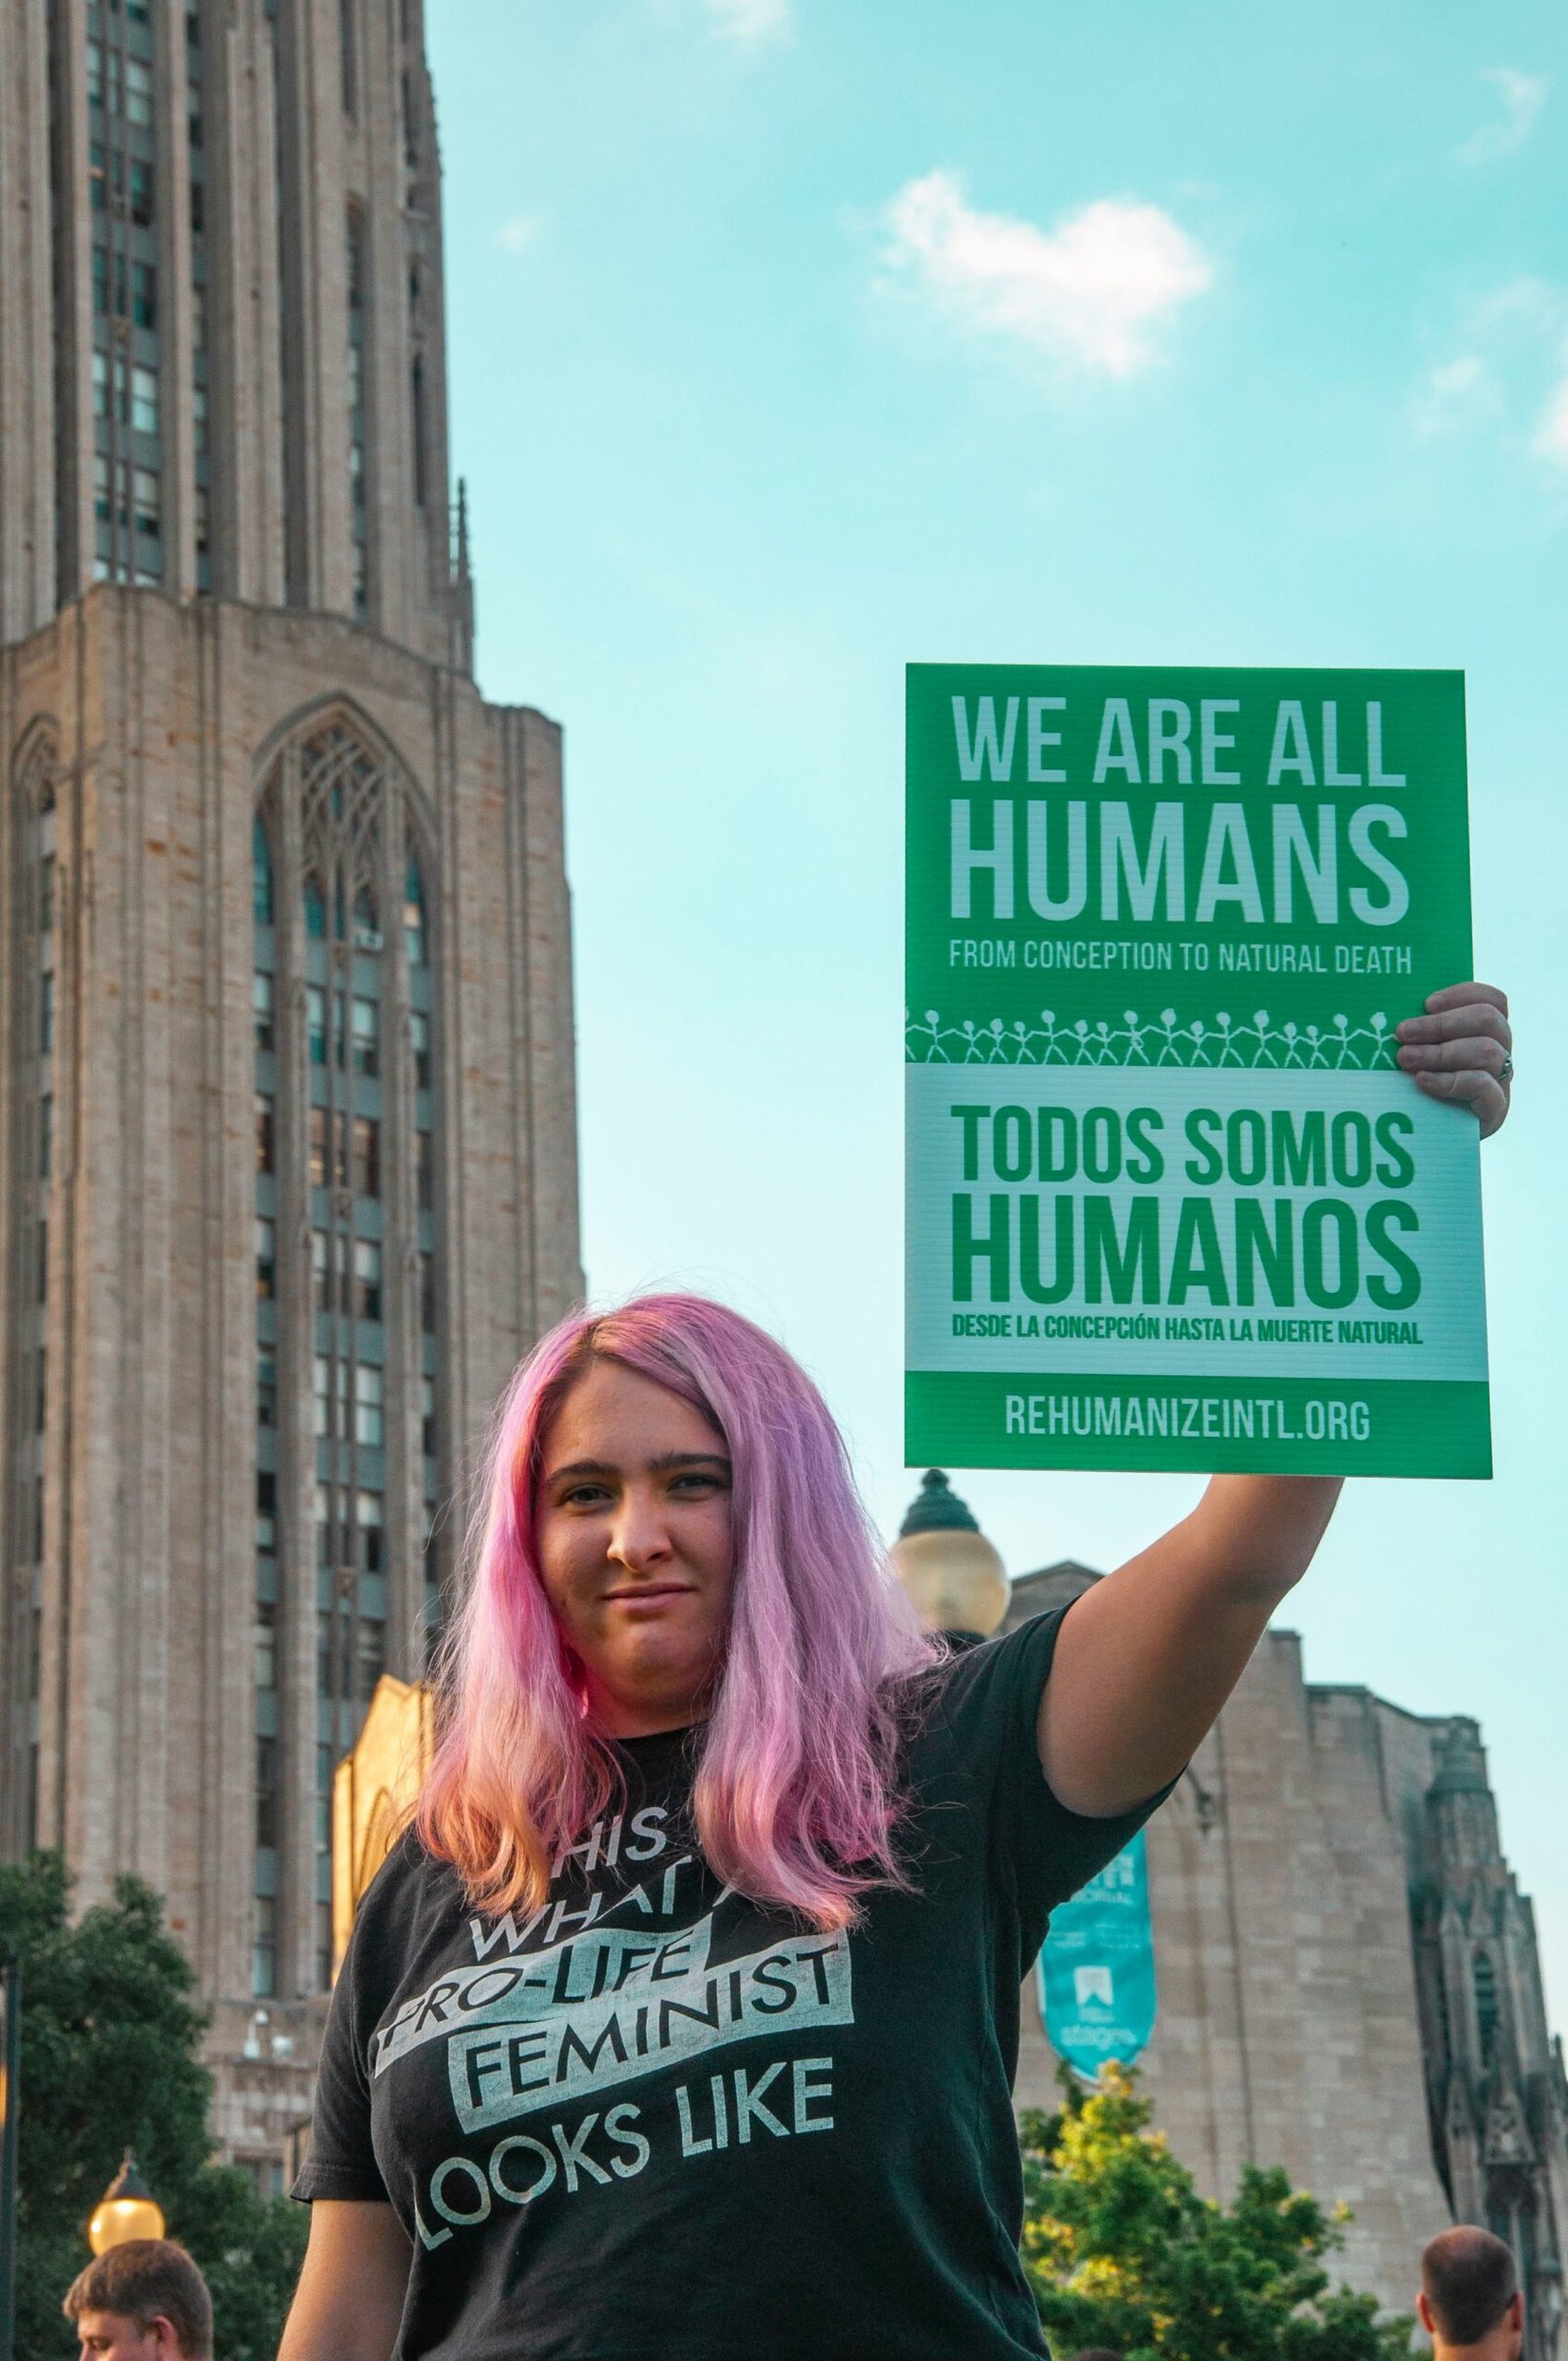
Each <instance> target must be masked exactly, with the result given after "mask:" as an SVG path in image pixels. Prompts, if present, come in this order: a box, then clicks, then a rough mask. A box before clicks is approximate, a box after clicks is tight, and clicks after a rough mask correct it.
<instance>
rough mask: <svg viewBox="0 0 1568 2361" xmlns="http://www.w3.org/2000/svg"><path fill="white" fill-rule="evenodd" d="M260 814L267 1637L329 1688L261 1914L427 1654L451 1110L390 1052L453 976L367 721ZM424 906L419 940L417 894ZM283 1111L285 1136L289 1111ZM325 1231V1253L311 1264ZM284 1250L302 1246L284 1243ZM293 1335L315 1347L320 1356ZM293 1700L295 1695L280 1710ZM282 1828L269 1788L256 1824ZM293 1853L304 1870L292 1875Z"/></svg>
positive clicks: (294, 1886) (297, 1939) (261, 1449)
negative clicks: (430, 1441)
mask: <svg viewBox="0 0 1568 2361" xmlns="http://www.w3.org/2000/svg"><path fill="white" fill-rule="evenodd" d="M260 810H261V812H262V814H263V815H264V817H265V818H266V820H267V822H268V841H269V843H270V848H271V852H272V861H273V868H272V884H273V893H274V897H275V899H276V900H277V902H278V904H279V906H280V907H281V908H282V909H284V910H299V911H302V912H303V916H304V927H303V930H299V929H290V930H287V932H286V933H285V932H283V931H281V930H280V931H279V933H278V934H277V935H275V936H274V935H273V934H272V933H270V932H269V931H264V930H263V928H262V926H261V924H260V921H259V923H258V933H257V954H256V963H257V971H258V975H259V976H262V975H263V971H264V969H265V970H267V971H268V972H267V973H266V976H265V983H266V988H267V991H268V993H269V995H270V999H269V1007H270V1008H275V1009H276V1011H277V1021H276V1025H275V1041H276V1047H275V1050H264V1049H263V1046H262V1044H263V1034H262V1032H261V1031H258V1033H257V1045H258V1056H257V1066H256V1091H257V1104H258V1125H259V1126H260V1124H261V1122H262V1119H263V1114H264V1105H263V1102H264V1099H265V1098H266V1096H267V1094H268V1093H273V1094H275V1098H276V1120H275V1124H274V1125H273V1127H272V1128H270V1130H269V1132H268V1133H267V1139H268V1141H269V1144H270V1153H269V1154H268V1155H266V1156H264V1155H263V1154H262V1152H261V1148H260V1145H259V1147H258V1155H257V1166H256V1213H257V1221H258V1238H259V1239H262V1238H263V1237H264V1236H265V1239H266V1241H267V1243H268V1245H269V1249H270V1248H271V1242H272V1240H273V1237H274V1235H275V1240H276V1254H275V1265H274V1264H273V1263H269V1270H270V1271H274V1270H275V1282H274V1284H275V1294H274V1295H271V1296H266V1297H264V1295H263V1293H262V1291H261V1286H260V1277H259V1280H258V1305H257V1357H258V1368H259V1369H260V1368H261V1367H262V1366H263V1365H264V1364H265V1366H266V1368H267V1370H268V1373H269V1377H268V1384H267V1386H266V1388H265V1389H264V1388H263V1386H262V1385H261V1383H260V1380H259V1382H258V1391H257V1446H256V1449H257V1471H258V1480H259V1481H260V1479H261V1477H262V1476H263V1475H270V1471H271V1470H272V1468H273V1467H274V1466H275V1467H276V1469H277V1485H278V1514H277V1517H276V1519H275V1522H274V1524H273V1525H272V1526H270V1528H269V1533H270V1536H271V1540H270V1551H269V1552H264V1551H263V1549H262V1547H261V1543H260V1541H259V1542H258V1557H257V1614H258V1621H259V1624H260V1623H261V1622H263V1621H265V1620H266V1618H267V1617H269V1616H270V1615H272V1614H273V1613H274V1611H275V1612H276V1614H277V1615H278V1616H279V1617H280V1618H281V1620H282V1622H283V1623H285V1624H286V1623H287V1621H288V1619H289V1616H290V1615H291V1614H292V1615H294V1616H295V1617H297V1618H299V1619H300V1620H301V1621H303V1622H306V1623H307V1624H310V1625H311V1626H312V1627H313V1628H314V1629H315V1631H316V1635H317V1642H318V1647H317V1652H316V1694H315V1696H314V1697H306V1698H298V1697H296V1699H295V1704H296V1706H299V1707H307V1706H308V1708H309V1709H310V1710H311V1711H312V1712H313V1713H314V1716H315V1720H316V1726H317V1729H318V1731H319V1741H318V1747H319V1752H318V1757H317V1759H316V1760H315V1761H314V1762H313V1763H310V1764H306V1765H301V1766H299V1767H298V1769H297V1770H287V1769H285V1770H284V1771H283V1772H282V1773H280V1774H279V1776H280V1778H281V1779H282V1780H283V1783H284V1784H283V1785H281V1786H280V1787H279V1789H278V1794H277V1797H276V1801H275V1806H274V1805H273V1804H272V1803H269V1805H268V1807H267V1816H266V1821H265V1824H266V1825H267V1826H268V1827H269V1828H270V1829H275V1832H276V1833H275V1845H274V1843H272V1842H270V1843H268V1844H266V1845H264V1841H263V1839H262V1837H261V1836H260V1834H258V1838H257V1845H258V1858H257V1884H256V1888H255V1894H256V1904H257V1909H258V1911H259V1912H260V1910H261V1907H262V1904H263V1903H264V1901H268V1900H269V1897H270V1894H272V1893H273V1892H274V1891H275V1892H277V1893H278V1894H283V1893H286V1892H299V1891H300V1890H301V1888H302V1887H309V1886H310V1885H311V1883H312V1878H311V1872H312V1870H314V1871H315V1875H316V1878H317V1879H319V1878H321V1877H322V1876H323V1875H324V1858H325V1844H326V1841H325V1834H324V1832H325V1831H326V1829H327V1828H328V1826H329V1824H330V1810H329V1803H330V1789H331V1773H332V1766H333V1764H334V1762H335V1761H336V1760H337V1758H338V1756H339V1755H340V1754H341V1753H342V1752H344V1751H345V1750H346V1749H347V1748H348V1747H349V1746H352V1745H353V1743H354V1741H355V1739H356V1737H357V1735H358V1733H359V1729H360V1725H361V1722H362V1721H363V1719H364V1715H365V1710H366V1707H367V1705H368V1702H369V1698H370V1695H371V1692H372V1690H373V1688H374V1685H375V1681H376V1678H377V1676H378V1675H379V1673H380V1672H381V1671H382V1670H384V1669H387V1668H389V1667H390V1668H392V1669H401V1668H403V1667H402V1666H400V1665H393V1662H392V1649H391V1646H390V1645H389V1644H390V1643H391V1642H392V1641H393V1640H401V1641H403V1642H404V1643H405V1644H406V1645H412V1644H413V1643H415V1642H416V1640H417V1635H418V1632H419V1629H420V1612H421V1609H422V1608H423V1606H424V1604H425V1599H424V1592H423V1586H422V1583H421V1582H420V1576H421V1574H422V1572H423V1565H422V1561H421V1548H422V1530H421V1527H420V1524H419V1517H418V1514H417V1513H416V1512H413V1511H411V1509H410V1507H409V1504H408V1497H407V1491H406V1488H405V1486H404V1484H403V1481H402V1475H401V1465H402V1463H401V1462H400V1458H399V1455H398V1454H399V1452H400V1451H402V1450H403V1449H404V1442H403V1439H404V1437H405V1436H407V1435H409V1434H410V1433H412V1432H415V1431H416V1427H415V1421H416V1420H419V1421H420V1422H421V1423H422V1415H423V1389H424V1386H425V1383H426V1380H427V1379H429V1380H430V1381H432V1382H433V1379H434V1374H435V1369H436V1360H435V1345H434V1340H433V1339H432V1338H429V1337H427V1336H426V1334H425V1331H424V1329H423V1328H422V1326H421V1325H420V1323H419V1308H420V1304H421V1302H422V1297H423V1294H424V1292H425V1289H424V1271H425V1266H426V1264H427V1263H431V1262H433V1260H434V1258H435V1254H436V1246H437V1240H436V1228H435V1218H436V1217H435V1213H434V1210H433V1206H427V1205H425V1204H424V1203H423V1202H422V1199H421V1189H420V1174H421V1173H422V1172H423V1171H424V1169H425V1167H426V1165H427V1164H428V1162H429V1149H428V1146H427V1144H424V1143H425V1140H426V1134H427V1132H428V1130H429V1127H430V1124H431V1120H432V1110H433V1107H434V1105H435V1095H434V1093H433V1092H432V1091H430V1090H428V1089H427V1090H426V1091H425V1092H424V1093H423V1094H422V1096H421V1095H420V1094H419V1093H418V1091H417V1088H416V1091H415V1092H413V1093H411V1092H409V1091H408V1090H407V1088H406V1087H400V1086H398V1084H397V1080H396V1077H397V1063H396V1060H395V1057H394V1049H395V1045H396V1044H397V1043H398V1041H399V1029H398V1028H395V1027H394V1025H393V1022H392V1015H393V1011H394V1010H396V1009H398V1008H399V1007H400V1005H401V1006H403V1007H405V1008H406V1009H407V1013H408V1016H409V1018H410V1020H411V1021H412V1019H413V1018H414V1016H415V1014H416V1012H417V1015H418V1017H419V1019H420V1021H421V1022H423V1023H424V1024H425V1026H426V1029H427V1032H428V1029H429V1023H430V1011H431V1006H432V1004H431V988H432V982H433V979H432V978H431V976H430V975H429V974H428V972H427V971H426V970H424V969H423V968H422V967H421V968H420V969H419V970H418V971H417V972H416V973H412V974H411V972H410V970H409V965H408V959H407V957H406V935H405V934H400V933H399V931H398V896H399V893H400V892H404V893H405V898H407V897H406V889H407V879H408V873H409V865H410V861H411V859H412V857H413V847H414V843H415V841H416V839H415V830H416V827H417V814H416V812H415V809H414V807H413V803H412V798H411V795H410V794H409V792H408V791H407V790H406V789H405V787H404V785H403V783H402V781H401V779H400V778H399V776H398V774H397V773H396V772H395V771H394V769H393V767H392V765H391V764H390V762H388V760H387V758H386V756H385V755H384V753H382V752H381V751H379V750H378V748H377V746H376V745H375V743H374V742H373V741H372V739H371V736H370V733H369V730H368V726H364V727H362V725H361V724H360V722H359V720H358V719H357V717H356V716H355V715H353V714H352V713H348V712H329V713H327V714H325V715H324V716H322V715H317V716H315V717H313V718H312V719H311V720H310V721H308V722H307V723H305V724H304V725H303V726H302V727H301V729H300V731H299V732H298V734H297V735H296V736H295V737H294V738H293V739H292V740H291V741H289V742H288V743H287V744H286V745H285V746H283V747H282V748H281V750H280V751H279V752H277V753H276V755H275V756H274V757H273V759H272V761H271V762H270V764H269V767H268V769H267V772H266V775H265V778H264V779H263V781H262V791H261V797H260ZM417 841H418V842H419V843H420V844H421V845H422V844H423V841H424V840H423V838H422V836H420V837H419V838H418V839H417ZM416 879H417V872H416ZM416 893H417V897H418V910H417V915H418V917H419V921H420V923H419V934H420V938H421V941H422V932H423V927H422V909H423V904H422V891H421V890H420V889H419V887H418V885H417V882H416ZM259 907H260V906H259V905H258V908H259ZM274 961H275V969H274V964H273V963H274ZM291 1026H292V1027H301V1028H302V1031H299V1032H294V1031H291V1030H290V1028H291ZM415 1100H417V1101H418V1104H417V1106H416V1105H414V1104H411V1102H412V1101H415ZM265 1113H266V1115H267V1119H268V1121H269V1122H270V1123H271V1121H272V1107H271V1105H270V1103H269V1104H268V1105H267V1107H266V1108H265ZM262 1136H263V1135H262V1133H261V1130H260V1128H259V1129H258V1141H259V1143H260V1141H261V1139H262ZM264 1224H266V1225H267V1227H266V1229H265V1232H264V1229H263V1225H264ZM274 1224H275V1231H274V1227H273V1225H274ZM306 1239H308V1244H309V1252H308V1254H307V1253H305V1252H303V1251H299V1250H300V1248H302V1247H303V1244H304V1241H305V1240H306ZM285 1240H288V1241H291V1242H294V1244H292V1245H291V1246H290V1248H289V1251H287V1252H285V1251H284V1242H285ZM258 1252H259V1254H260V1248H259V1249H258ZM259 1272H260V1264H259ZM291 1331H292V1333H293V1335H294V1336H296V1337H298V1336H302V1335H303V1336H305V1337H307V1338H308V1339H309V1344H308V1347H307V1348H306V1351H305V1356H304V1357H303V1358H301V1357H300V1354H299V1353H298V1352H297V1351H296V1350H295V1349H294V1348H292V1347H291V1345H290V1341H289V1340H290V1334H291ZM285 1388H292V1389H297V1390H298V1392H299V1393H300V1394H302V1395H303V1396H304V1399H303V1400H297V1399H296V1400H291V1399H289V1398H288V1397H287V1396H286V1394H285ZM313 1405H314V1407H313ZM313 1416H314V1425H315V1440H314V1443H313V1444H312V1445H311V1446H310V1447H309V1449H308V1451H306V1452H305V1453H304V1454H303V1455H301V1454H299V1453H298V1451H297V1447H296V1455H295V1457H294V1459H293V1461H292V1463H291V1462H290V1460H289V1458H288V1456H287V1453H286V1451H283V1452H282V1455H281V1456H280V1451H281V1450H282V1445H281V1439H282V1438H283V1437H285V1436H288V1435H291V1434H292V1435H297V1434H299V1433H300V1431H301V1429H302V1427H304V1428H308V1427H309V1426H310V1425H311V1423H312V1421H313ZM425 1460H426V1464H425V1493H424V1500H422V1501H421V1503H420V1507H421V1509H422V1508H424V1507H425V1506H426V1505H429V1504H433V1501H434V1499H435V1489H436V1482H437V1466H436V1462H435V1460H434V1458H433V1456H431V1455H430V1454H428V1453H427V1454H425ZM291 1536H292V1537H294V1538H293V1543H292V1546H293V1549H295V1551H296V1552H297V1553H298V1562H293V1561H291V1560H290V1559H289V1556H288V1549H289V1547H290V1538H291ZM274 1601H275V1602H276V1604H275V1609H274V1603H273V1602H274ZM269 1628H270V1627H269ZM269 1661H270V1666H271V1669H272V1670H273V1673H274V1678H275V1681H276V1684H277V1687H278V1689H279V1690H280V1691H288V1690H289V1689H290V1688H291V1685H292V1684H294V1683H296V1682H298V1681H299V1679H300V1678H301V1672H300V1669H299V1664H300V1657H299V1651H297V1650H296V1651H295V1654H294V1656H293V1657H292V1658H289V1657H287V1656H285V1655H284V1654H282V1653H279V1654H277V1655H276V1656H275V1657H271V1658H270V1659H269ZM414 1669H417V1664H416V1665H415V1666H414ZM304 1677H305V1679H306V1681H307V1685H308V1684H309V1679H310V1676H309V1674H306V1675H305V1676H304ZM288 1704H289V1699H288V1698H287V1697H281V1696H280V1697H278V1699H277V1702H276V1708H275V1709H276V1711H277V1712H278V1713H280V1714H281V1713H282V1712H283V1711H284V1710H285V1708H287V1707H288ZM270 1710H271V1708H270ZM263 1824H264V1814H263V1795H262V1790H261V1785H260V1783H259V1784H258V1791H257V1826H258V1831H260V1829H261V1828H262V1826H263ZM313 1848H314V1853H315V1857H314V1858H313ZM274 1849H281V1851H282V1852H283V1853H284V1854H285V1855H287V1856H289V1857H288V1858H287V1859H285V1861H284V1862H283V1863H282V1864H281V1865H279V1864H278V1863H277V1861H276V1860H275V1859H274V1858H273V1857H271V1854H272V1852H273V1851H274ZM264 1853H266V1854H267V1855H268V1856H269V1857H267V1858H265V1859H264V1857H263V1856H264ZM318 1890H319V1889H318ZM280 1906H281V1905H280ZM330 1916H331V1914H330V1907H329V1905H327V1904H325V1903H320V1904H318V1905H317V1910H316V1918H315V1920H314V1922H313V1923H312V1926H311V1927H310V1928H306V1927H302V1926H299V1925H297V1924H296V1925H294V1926H293V1927H292V1928H291V1927H290V1926H289V1925H288V1924H287V1923H283V1924H282V1925H281V1926H280V1930H279V1939H280V1940H281V1941H282V1942H284V1943H287V1944H290V1945H295V1946H298V1945H303V1944H305V1943H309V1944H310V1947H311V1948H312V1949H313V1950H314V1953H315V1964H316V1967H317V1970H318V1972H319V1982H320V1985H321V1987H322V1988H323V1989H324V1988H325V1986H326V1984H327V1983H329V1981H330V1973H331V1960H332V1937H331V1923H330ZM297 1956H298V1952H297V1950H296V1957H297Z"/></svg>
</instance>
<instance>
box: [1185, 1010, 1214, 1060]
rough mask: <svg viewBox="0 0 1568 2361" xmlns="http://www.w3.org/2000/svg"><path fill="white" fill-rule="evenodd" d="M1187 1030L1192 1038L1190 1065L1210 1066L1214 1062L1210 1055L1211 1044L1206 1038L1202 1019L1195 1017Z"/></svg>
mask: <svg viewBox="0 0 1568 2361" xmlns="http://www.w3.org/2000/svg"><path fill="white" fill-rule="evenodd" d="M1187 1029H1188V1031H1189V1032H1190V1033H1191V1035H1192V1037H1193V1055H1192V1058H1191V1063H1192V1064H1194V1065H1212V1064H1213V1062H1214V1059H1213V1055H1212V1050H1213V1044H1212V1042H1211V1041H1210V1039H1209V1037H1208V1034H1207V1030H1206V1028H1205V1026H1204V1023H1203V1020H1202V1018H1201V1016H1195V1017H1194V1018H1193V1021H1192V1023H1191V1024H1190V1025H1189V1026H1188V1028H1187Z"/></svg>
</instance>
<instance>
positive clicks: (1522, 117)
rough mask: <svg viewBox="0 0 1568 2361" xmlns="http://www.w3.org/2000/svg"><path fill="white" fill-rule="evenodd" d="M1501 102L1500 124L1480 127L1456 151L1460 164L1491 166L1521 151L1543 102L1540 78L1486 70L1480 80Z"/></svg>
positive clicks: (1506, 68)
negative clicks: (1492, 90) (1518, 149)
mask: <svg viewBox="0 0 1568 2361" xmlns="http://www.w3.org/2000/svg"><path fill="white" fill-rule="evenodd" d="M1481 78H1482V80H1483V81H1484V82H1491V83H1492V85H1493V87H1494V88H1495V90H1496V92H1497V95H1498V97H1499V98H1500V99H1501V100H1502V120H1501V121H1500V122H1499V123H1483V124H1482V126H1481V128H1480V130H1479V131H1472V133H1471V134H1470V137H1469V138H1468V139H1467V140H1466V141H1465V143H1464V145H1463V147H1461V149H1460V150H1459V161H1460V163H1461V164H1495V163H1496V162H1497V160H1498V158H1499V157H1502V156H1511V155H1512V154H1513V152H1514V150H1515V149H1516V148H1522V147H1523V146H1524V144H1525V141H1526V140H1527V139H1528V138H1529V137H1530V134H1531V132H1532V131H1533V130H1534V129H1535V127H1536V117H1537V116H1538V115H1539V114H1540V113H1541V110H1542V108H1543V107H1544V105H1545V102H1546V83H1545V78H1544V75H1541V74H1521V73H1520V72H1519V70H1518V68H1517V67H1514V66H1489V67H1488V68H1487V70H1486V72H1485V73H1484V74H1482V76H1481Z"/></svg>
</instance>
